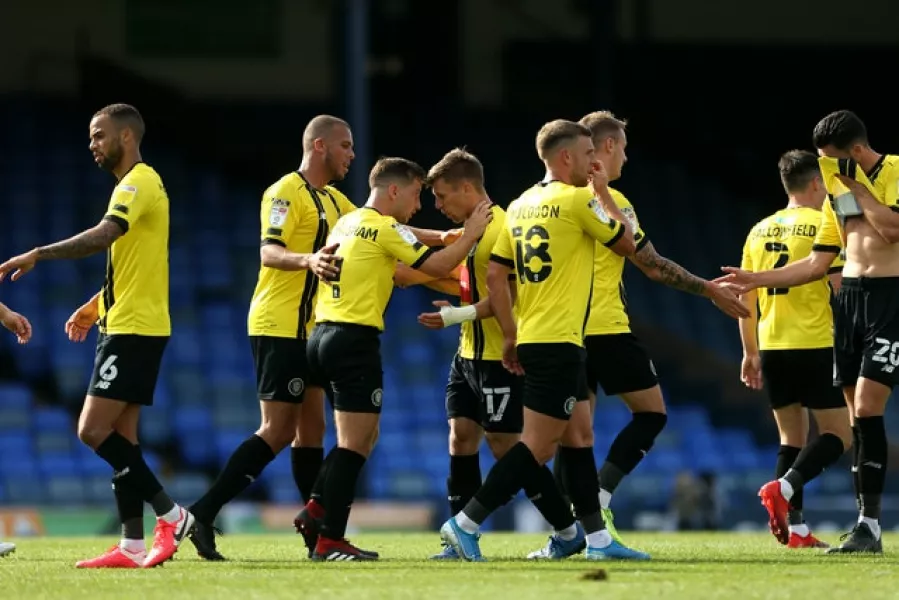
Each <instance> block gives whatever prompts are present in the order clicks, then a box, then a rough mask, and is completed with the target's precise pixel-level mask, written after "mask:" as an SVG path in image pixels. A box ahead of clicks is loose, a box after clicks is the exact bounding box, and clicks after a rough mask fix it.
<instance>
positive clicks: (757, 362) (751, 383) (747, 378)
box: [740, 354, 762, 390]
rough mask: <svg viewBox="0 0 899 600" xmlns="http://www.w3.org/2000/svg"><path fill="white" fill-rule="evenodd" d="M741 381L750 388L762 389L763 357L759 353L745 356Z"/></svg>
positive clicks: (741, 367) (741, 370)
mask: <svg viewBox="0 0 899 600" xmlns="http://www.w3.org/2000/svg"><path fill="white" fill-rule="evenodd" d="M740 381H742V382H743V384H744V385H745V386H746V387H748V388H749V389H752V390H760V389H762V358H761V357H760V356H759V355H758V354H751V355H744V356H743V364H742V365H741V366H740Z"/></svg>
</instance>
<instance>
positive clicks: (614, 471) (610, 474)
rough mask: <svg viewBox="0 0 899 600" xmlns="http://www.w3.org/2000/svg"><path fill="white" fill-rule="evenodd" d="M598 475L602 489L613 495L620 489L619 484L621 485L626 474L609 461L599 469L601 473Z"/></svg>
mask: <svg viewBox="0 0 899 600" xmlns="http://www.w3.org/2000/svg"><path fill="white" fill-rule="evenodd" d="M596 475H597V477H599V487H600V489H603V490H605V491H607V492H609V493H610V494H611V493H612V492H614V491H615V489H616V488H617V487H618V484H619V483H621V480H622V479H624V477H625V475H626V473H625V472H624V471H622V470H621V469H619V468H618V467H616V466H615V465H613V464H612V463H610V462H609V461H606V462H604V463H603V464H602V466H601V467H600V468H599V473H597V474H596Z"/></svg>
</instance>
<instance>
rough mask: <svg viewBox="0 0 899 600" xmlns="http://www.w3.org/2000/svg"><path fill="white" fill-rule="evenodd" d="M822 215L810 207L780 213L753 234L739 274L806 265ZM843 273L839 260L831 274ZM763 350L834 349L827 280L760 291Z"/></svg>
mask: <svg viewBox="0 0 899 600" xmlns="http://www.w3.org/2000/svg"><path fill="white" fill-rule="evenodd" d="M822 219H823V214H822V212H821V211H820V210H816V209H814V208H809V207H794V208H785V209H783V210H779V211H777V212H776V213H774V214H773V215H771V216H769V217H766V218H765V219H762V220H761V221H759V222H758V223H756V224H755V225H754V226H753V228H752V229H751V230H750V232H749V235H748V236H747V238H746V243H745V244H744V245H743V260H742V265H741V268H743V269H745V270H747V271H769V270H771V269H777V268H779V267H783V266H785V265H788V264H790V263H793V262H796V261H797V260H802V259H803V258H805V257H807V256H808V255H809V254H811V252H812V247H813V246H814V243H815V239H816V238H817V237H818V232H819V229H820V227H821V222H822ZM842 268H843V262H842V259H841V258H839V257H837V259H836V260H835V261H834V264H833V265H832V266H831V268H830V272H831V273H835V272H839V271H841V270H842ZM757 293H758V304H759V322H758V335H759V349H761V350H802V349H811V348H830V347H831V346H832V345H833V313H832V312H831V308H830V296H831V288H830V282H829V280H828V278H827V277H822V278H821V279H819V280H817V281H812V282H811V283H807V284H805V285H800V286H797V287H793V288H760V289H759V290H758V292H757Z"/></svg>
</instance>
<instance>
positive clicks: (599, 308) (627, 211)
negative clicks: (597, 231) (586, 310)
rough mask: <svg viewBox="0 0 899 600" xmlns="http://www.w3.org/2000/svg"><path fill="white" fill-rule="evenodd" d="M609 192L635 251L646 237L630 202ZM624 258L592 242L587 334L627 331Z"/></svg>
mask: <svg viewBox="0 0 899 600" xmlns="http://www.w3.org/2000/svg"><path fill="white" fill-rule="evenodd" d="M609 192H610V193H611V195H612V198H613V199H614V200H615V204H616V206H618V208H619V209H620V210H621V213H622V214H623V215H624V218H626V219H627V221H628V223H629V224H630V226H631V230H632V231H633V232H634V242H635V243H636V244H637V250H638V251H639V250H640V249H641V248H643V247H644V246H646V244H648V243H649V238H647V237H646V234H645V233H644V232H643V230H642V229H641V228H640V221H639V220H638V219H637V213H636V212H634V206H633V205H632V204H631V203H630V201H629V200H628V199H627V197H626V196H625V195H624V194H622V193H621V192H619V191H618V190H614V189H612V188H609ZM625 262H627V259H626V258H624V257H623V256H621V255H620V254H615V253H614V252H612V251H611V250H609V249H608V248H606V247H605V246H604V245H602V244H599V243H597V244H596V255H595V256H594V257H593V299H592V301H591V302H590V317H589V318H588V319H587V330H586V334H587V335H588V336H590V335H614V334H618V333H628V332H630V330H631V326H630V318H629V317H628V314H627V301H626V298H627V296H626V295H625V291H624V282H623V281H622V276H623V275H624V263H625Z"/></svg>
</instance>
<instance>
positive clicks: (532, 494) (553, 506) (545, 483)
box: [524, 465, 574, 531]
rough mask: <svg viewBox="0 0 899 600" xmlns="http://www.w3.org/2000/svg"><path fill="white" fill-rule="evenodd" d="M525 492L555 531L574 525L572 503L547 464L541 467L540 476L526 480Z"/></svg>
mask: <svg viewBox="0 0 899 600" xmlns="http://www.w3.org/2000/svg"><path fill="white" fill-rule="evenodd" d="M524 493H525V494H527V496H528V500H530V501H531V502H532V503H533V505H534V506H535V507H537V510H539V511H540V514H541V515H543V518H544V519H546V521H547V523H549V524H550V525H552V528H553V529H554V530H555V531H562V530H563V529H566V528H568V527H571V526H572V525H574V515H572V514H571V507H570V504H569V502H568V501H567V500H566V499H565V498H564V497H563V496H562V493H561V492H560V491H559V487H558V486H557V485H556V480H555V478H554V476H553V473H552V471H550V470H549V467H547V466H546V465H543V467H541V468H540V476H539V477H535V478H534V479H528V480H527V481H526V482H525V484H524Z"/></svg>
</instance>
